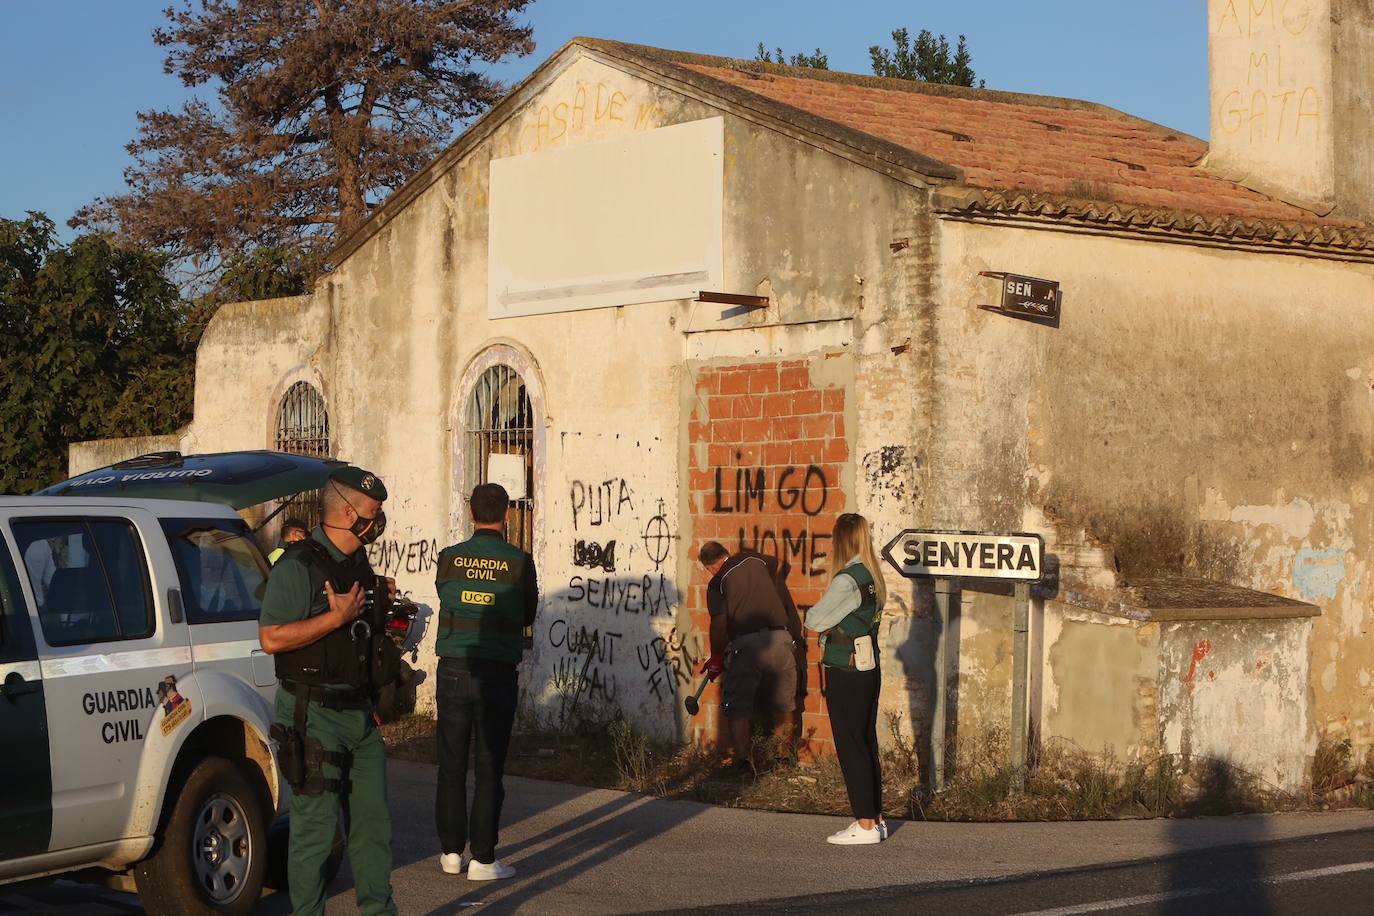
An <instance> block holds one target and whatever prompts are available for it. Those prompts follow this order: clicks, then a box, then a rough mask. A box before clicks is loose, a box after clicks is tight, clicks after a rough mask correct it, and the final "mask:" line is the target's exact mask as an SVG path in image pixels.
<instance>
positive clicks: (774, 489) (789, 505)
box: [711, 464, 830, 517]
mask: <svg viewBox="0 0 1374 916" xmlns="http://www.w3.org/2000/svg"><path fill="white" fill-rule="evenodd" d="M769 471H770V469H769V468H735V469H734V472H735V473H734V474H733V475H730V474H729V473H728V469H727V468H716V491H715V498H714V499H713V500H712V502H711V511H712V512H727V513H728V512H761V511H764V510H766V509H775V510H776V511H781V512H796V511H800V512H801V513H802V514H804V515H807V516H812V517H814V516H817V515H820V514H821V512H822V511H824V509H825V504H826V502H827V501H828V500H829V497H830V481H828V480H827V479H826V477H825V471H823V470H821V469H820V468H818V467H817V466H816V465H814V464H812V465H808V466H807V467H805V468H801V467H788V468H783V469H782V470H780V471H777V473H776V477H775V478H774V480H773V481H772V482H771V485H770V481H769V479H768V477H769ZM732 476H733V479H731V478H732ZM770 497H771V498H772V501H773V505H772V506H770V505H769V498H770Z"/></svg>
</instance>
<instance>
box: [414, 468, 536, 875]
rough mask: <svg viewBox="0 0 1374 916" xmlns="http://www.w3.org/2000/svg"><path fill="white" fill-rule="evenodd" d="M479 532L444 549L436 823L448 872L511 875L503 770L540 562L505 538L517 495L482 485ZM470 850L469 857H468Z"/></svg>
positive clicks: (477, 500)
mask: <svg viewBox="0 0 1374 916" xmlns="http://www.w3.org/2000/svg"><path fill="white" fill-rule="evenodd" d="M469 506H470V508H471V511H472V528H473V532H472V537H470V538H468V539H467V540H466V541H463V542H462V543H461V544H454V545H453V546H451V547H446V548H444V550H443V551H442V552H441V553H440V554H439V567H438V573H437V575H436V579H435V585H436V587H437V589H438V594H439V623H438V627H437V630H436V634H437V635H436V644H435V654H437V655H438V656H439V669H438V688H437V700H438V705H439V734H438V738H439V785H438V791H437V797H436V799H435V819H436V821H437V823H438V828H439V840H440V842H441V843H442V845H443V853H442V855H440V857H439V864H440V866H441V867H442V868H443V870H444V871H445V872H447V873H448V874H454V875H456V874H462V873H463V872H464V870H466V872H467V877H468V880H469V881H490V880H494V879H500V878H509V877H512V876H513V875H514V874H515V869H514V868H513V867H511V866H509V865H506V864H504V863H502V862H500V861H498V860H497V858H496V842H497V829H498V827H499V825H500V821H501V803H502V801H503V800H504V799H505V789H504V787H503V786H502V775H503V773H504V771H505V766H506V749H507V748H508V747H509V745H510V734H511V728H512V726H513V725H514V724H515V707H516V702H517V699H518V697H519V689H518V686H517V682H516V665H518V664H519V662H520V657H521V654H522V652H523V651H524V631H525V628H526V627H529V626H532V625H533V623H534V615H535V611H536V610H537V609H538V606H539V588H538V585H537V584H536V581H535V572H534V558H533V557H531V556H530V555H529V554H528V553H526V552H525V551H523V550H521V549H520V548H519V547H517V546H515V545H512V544H509V543H507V542H506V538H505V528H506V512H507V509H508V508H509V506H510V498H509V497H508V495H507V494H506V490H505V488H504V487H502V486H500V485H499V484H493V483H484V484H480V485H479V486H477V487H476V488H474V489H473V491H472V498H471V499H470V500H469ZM474 741H475V742H476V755H475V761H476V773H475V776H476V789H475V791H474V792H473V797H472V805H471V808H469V807H468V799H467V776H468V752H469V750H470V749H471V747H472V744H473V742H474ZM469 853H470V855H469Z"/></svg>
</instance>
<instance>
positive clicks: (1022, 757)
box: [1011, 582, 1030, 795]
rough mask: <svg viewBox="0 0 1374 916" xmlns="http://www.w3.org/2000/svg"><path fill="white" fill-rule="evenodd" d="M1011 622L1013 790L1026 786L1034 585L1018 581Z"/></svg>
mask: <svg viewBox="0 0 1374 916" xmlns="http://www.w3.org/2000/svg"><path fill="white" fill-rule="evenodd" d="M1015 594H1016V610H1015V611H1014V613H1013V617H1012V622H1011V636H1012V639H1011V653H1012V655H1011V791H1012V794H1013V795H1020V794H1021V793H1022V792H1024V791H1025V789H1026V731H1027V724H1028V723H1027V721H1026V688H1027V682H1028V680H1029V674H1030V584H1029V583H1026V582H1017V583H1016V588H1015Z"/></svg>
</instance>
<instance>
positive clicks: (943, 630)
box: [928, 579, 950, 792]
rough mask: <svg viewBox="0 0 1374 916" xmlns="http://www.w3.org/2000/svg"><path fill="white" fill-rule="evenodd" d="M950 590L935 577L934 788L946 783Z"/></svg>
mask: <svg viewBox="0 0 1374 916" xmlns="http://www.w3.org/2000/svg"><path fill="white" fill-rule="evenodd" d="M949 593H950V581H949V580H948V579H936V580H935V609H936V613H937V614H938V615H939V619H938V620H937V621H936V626H937V627H938V629H937V631H936V639H935V709H934V710H932V712H931V716H930V770H931V772H930V779H929V780H928V781H929V783H930V785H931V788H932V789H934V790H935V791H936V792H938V791H940V790H941V789H942V788H944V785H945V750H946V748H947V746H948V744H949V724H948V721H949V720H948V718H947V717H948V714H949V650H948V649H947V648H946V647H947V646H948V645H949V641H948V639H947V638H946V637H947V636H948V634H949V623H950V621H949Z"/></svg>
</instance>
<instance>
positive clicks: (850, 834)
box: [474, 821, 883, 864]
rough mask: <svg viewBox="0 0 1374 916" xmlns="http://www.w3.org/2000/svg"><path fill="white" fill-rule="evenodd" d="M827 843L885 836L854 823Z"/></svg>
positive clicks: (855, 842)
mask: <svg viewBox="0 0 1374 916" xmlns="http://www.w3.org/2000/svg"><path fill="white" fill-rule="evenodd" d="M825 841H826V842H827V843H834V844H835V845H836V846H868V845H870V844H873V843H881V842H882V841H883V835H882V832H881V831H879V830H878V828H877V827H869V828H868V829H867V830H865V829H864V828H862V827H860V826H859V822H858V821H853V822H851V823H850V825H849V826H848V827H846V828H844V829H843V830H841V831H839V832H837V833H832V834H830V836H828V837H826V838H825ZM474 864H476V863H474Z"/></svg>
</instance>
